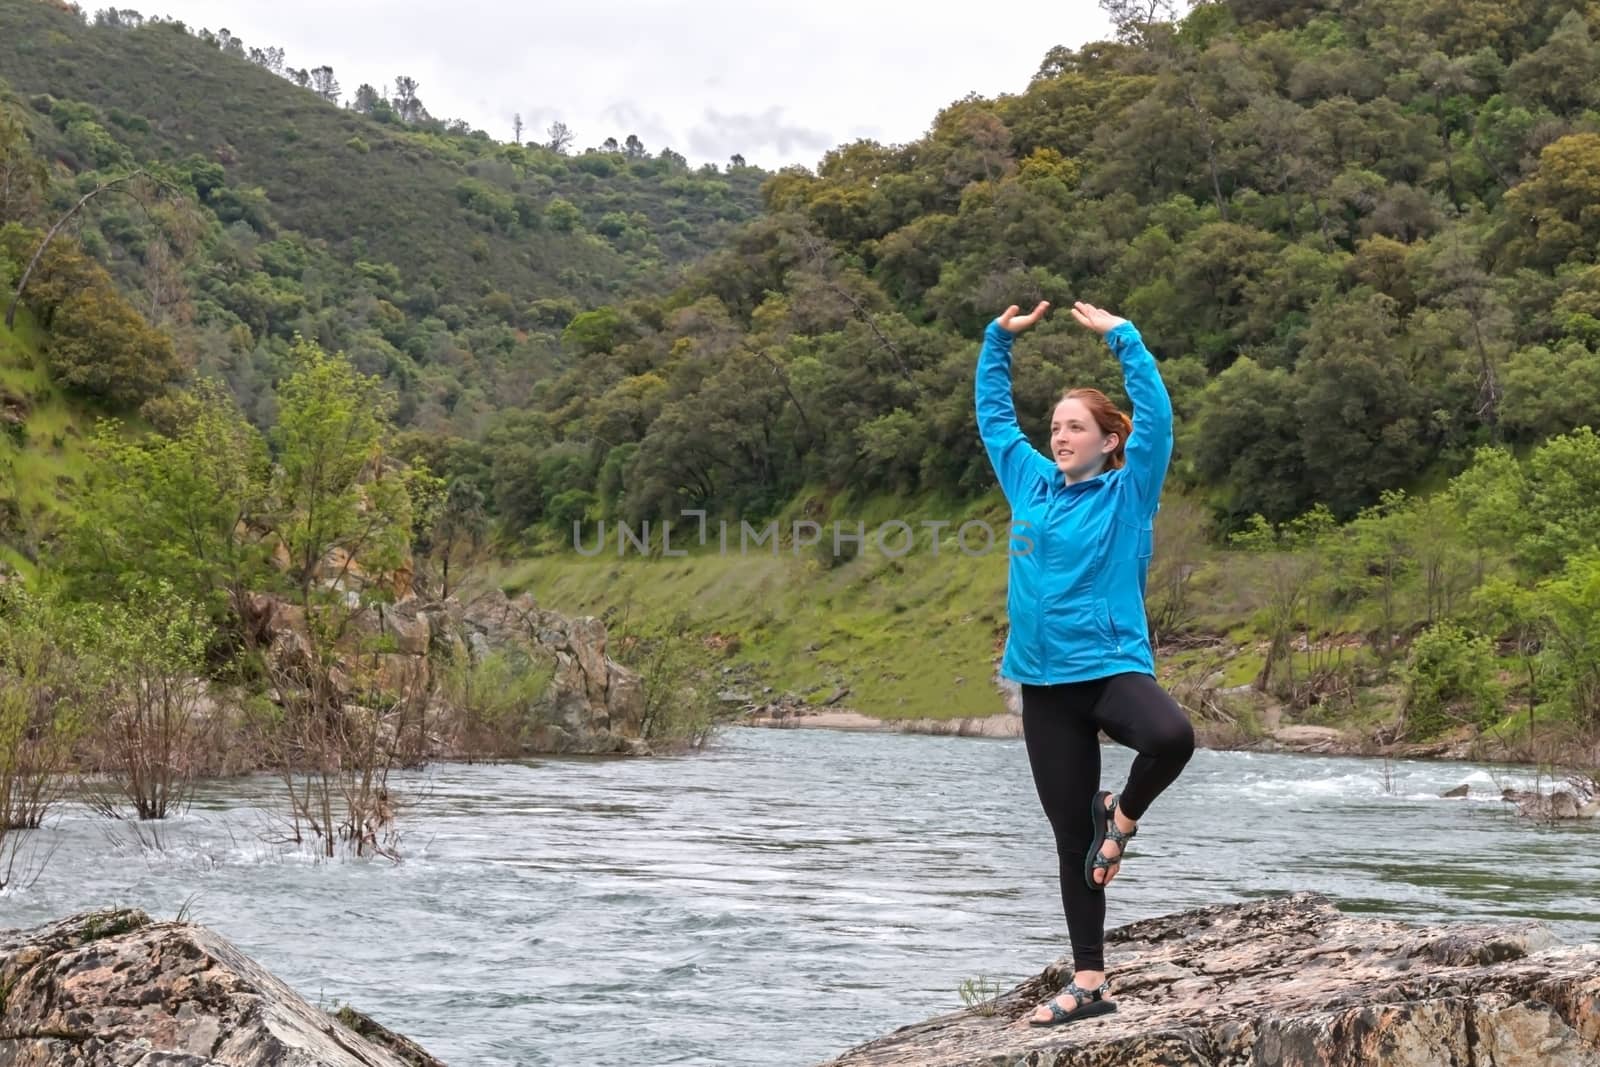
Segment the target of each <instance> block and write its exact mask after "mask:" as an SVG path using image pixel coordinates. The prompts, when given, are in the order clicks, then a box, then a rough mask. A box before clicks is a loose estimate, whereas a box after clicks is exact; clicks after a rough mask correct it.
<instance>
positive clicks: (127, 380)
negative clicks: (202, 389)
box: [46, 280, 183, 409]
mask: <svg viewBox="0 0 1600 1067" xmlns="http://www.w3.org/2000/svg"><path fill="white" fill-rule="evenodd" d="M46 352H47V355H48V356H49V359H50V368H51V371H52V372H53V373H54V374H55V376H56V378H57V380H58V381H60V382H61V383H62V384H63V385H66V386H69V387H70V388H73V389H76V390H78V391H79V392H82V393H85V394H87V395H89V396H93V397H96V398H98V399H100V400H103V401H105V402H106V403H107V404H109V405H111V406H112V407H115V408H123V409H127V408H134V407H137V406H138V405H140V404H142V403H144V402H145V401H146V400H149V399H150V398H151V397H155V396H159V395H160V394H161V393H162V392H163V391H165V389H166V387H167V386H168V385H169V384H171V383H172V382H174V381H176V380H177V379H178V377H179V376H180V374H181V373H182V371H183V365H182V363H181V362H180V361H179V359H178V355H177V352H176V351H175V350H174V349H173V346H172V338H170V337H168V336H167V335H166V334H165V333H163V332H161V331H160V330H158V329H156V328H155V327H153V326H151V325H150V324H149V323H148V322H146V321H145V320H144V319H143V318H142V317H141V316H140V315H139V313H138V312H137V311H135V310H134V309H133V307H132V306H131V305H129V304H128V302H127V301H126V300H124V299H123V298H122V295H121V294H120V293H118V292H117V291H116V290H115V289H113V288H112V287H111V285H110V282H109V280H107V281H106V282H104V283H103V284H101V285H98V286H95V287H94V288H90V289H82V290H79V291H78V292H76V293H73V294H72V295H71V296H69V297H67V299H66V300H64V301H63V302H62V303H61V306H60V307H59V308H57V309H56V314H55V318H54V322H53V324H52V329H51V332H50V339H49V342H48V346H47V348H46Z"/></svg>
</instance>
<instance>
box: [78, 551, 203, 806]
mask: <svg viewBox="0 0 1600 1067" xmlns="http://www.w3.org/2000/svg"><path fill="white" fill-rule="evenodd" d="M131 592H132V596H131V597H129V598H128V599H123V600H117V601H113V602H110V603H105V604H94V605H88V606H85V607H84V608H83V609H82V610H81V611H80V619H79V620H78V627H77V628H78V629H79V631H80V634H81V637H80V641H81V643H82V648H83V658H84V660H85V666H86V669H87V674H88V677H89V678H90V679H92V681H93V683H94V688H95V691H96V696H97V698H98V703H99V704H100V707H101V708H102V709H103V710H102V711H101V714H100V716H99V717H98V720H97V721H96V722H95V724H94V725H93V727H92V728H91V729H90V730H89V734H90V738H89V743H90V744H91V745H92V746H94V747H95V748H96V749H97V752H96V755H97V757H98V759H99V762H100V763H101V764H102V765H103V766H105V767H107V768H109V769H110V771H111V776H110V777H111V780H110V784H109V786H99V785H97V786H91V787H90V792H89V799H90V801H91V803H92V804H93V805H94V806H95V807H97V808H99V809H100V810H102V811H104V812H106V813H108V814H112V815H115V814H117V808H118V807H119V805H120V802H121V801H124V800H126V801H127V802H128V803H130V804H132V805H133V809H134V812H135V814H136V815H137V816H138V817H139V818H140V819H164V818H166V817H167V816H168V815H169V814H172V813H174V812H175V811H182V810H184V809H186V808H187V807H188V803H189V800H190V797H191V795H192V793H193V789H194V785H195V782H196V780H197V778H198V777H199V774H200V771H201V765H202V761H203V760H204V759H205V757H206V755H207V753H206V749H207V747H209V746H207V745H206V744H205V738H204V733H205V731H206V730H207V728H208V725H209V724H208V721H207V719H206V718H205V717H203V716H202V715H201V701H202V698H203V697H204V694H205V684H206V683H205V675H206V649H207V647H208V646H209V645H210V643H211V637H212V629H211V622H210V620H209V619H208V618H207V617H206V612H205V610H204V609H203V608H202V607H200V606H199V605H197V604H195V603H193V602H190V601H187V600H184V599H183V598H181V597H179V596H177V595H176V594H175V593H174V592H173V590H172V588H171V587H170V586H167V585H165V584H164V583H161V582H151V581H149V580H147V579H141V580H140V581H139V583H138V585H137V586H136V587H135V588H134V589H133V590H131Z"/></svg>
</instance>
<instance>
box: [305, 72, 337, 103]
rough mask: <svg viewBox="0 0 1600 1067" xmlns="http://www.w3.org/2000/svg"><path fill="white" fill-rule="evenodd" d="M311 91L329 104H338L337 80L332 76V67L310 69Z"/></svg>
mask: <svg viewBox="0 0 1600 1067" xmlns="http://www.w3.org/2000/svg"><path fill="white" fill-rule="evenodd" d="M311 91H312V92H314V93H316V94H317V95H318V96H320V97H322V99H324V100H326V101H327V102H328V103H330V104H337V103H338V102H339V79H337V78H335V77H334V76H333V68H332V67H330V66H327V65H323V66H320V67H313V68H312V70H311Z"/></svg>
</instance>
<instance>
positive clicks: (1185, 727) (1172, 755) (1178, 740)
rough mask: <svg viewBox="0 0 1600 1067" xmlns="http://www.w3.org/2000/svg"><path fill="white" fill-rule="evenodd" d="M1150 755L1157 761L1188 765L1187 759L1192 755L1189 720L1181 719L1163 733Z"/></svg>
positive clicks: (1192, 747)
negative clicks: (1162, 760)
mask: <svg viewBox="0 0 1600 1067" xmlns="http://www.w3.org/2000/svg"><path fill="white" fill-rule="evenodd" d="M1151 755H1152V756H1155V757H1156V758H1158V759H1164V760H1173V761H1176V762H1178V763H1188V762H1189V757H1190V756H1192V755H1194V727H1193V726H1192V725H1190V723H1189V720H1188V719H1181V720H1179V721H1178V722H1177V723H1175V724H1174V725H1173V727H1172V728H1171V729H1170V730H1167V731H1165V732H1164V733H1163V734H1162V737H1161V739H1160V741H1159V742H1158V744H1157V747H1156V751H1154V752H1152V753H1151Z"/></svg>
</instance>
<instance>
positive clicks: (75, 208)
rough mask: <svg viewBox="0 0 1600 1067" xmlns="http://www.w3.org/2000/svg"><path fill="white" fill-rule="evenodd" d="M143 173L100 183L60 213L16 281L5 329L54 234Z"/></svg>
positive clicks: (13, 321)
mask: <svg viewBox="0 0 1600 1067" xmlns="http://www.w3.org/2000/svg"><path fill="white" fill-rule="evenodd" d="M144 173H145V170H144V168H143V167H140V168H139V169H137V170H134V171H131V172H129V173H127V174H123V175H121V176H119V177H116V178H112V179H111V180H109V181H102V182H100V183H99V184H98V185H96V186H95V187H94V188H93V189H90V190H89V191H88V192H87V193H84V194H83V195H82V196H80V197H79V198H78V199H77V201H76V202H75V203H74V204H73V205H72V206H71V207H69V208H68V209H67V210H66V211H65V212H63V213H62V215H61V217H60V218H59V219H57V220H56V221H55V224H54V225H53V226H51V227H50V229H49V230H48V231H46V233H45V235H44V237H43V239H41V240H40V241H39V245H38V247H37V248H36V249H34V252H33V258H32V259H30V260H28V265H27V266H26V267H24V268H23V270H22V277H20V278H19V279H17V289H16V292H15V293H13V294H12V296H11V303H10V304H8V305H7V306H6V329H8V330H10V329H15V328H16V319H17V304H18V303H19V302H20V301H21V300H22V294H23V293H24V292H25V291H26V290H27V288H28V278H29V276H31V275H32V274H33V271H34V268H35V267H37V266H38V265H39V260H40V259H42V258H43V256H44V254H45V250H46V249H47V248H49V247H50V242H51V241H53V240H55V236H56V234H58V233H60V232H61V228H62V227H63V226H65V225H66V224H67V223H68V222H70V221H71V220H72V217H73V216H74V215H76V214H77V213H78V212H80V211H82V210H83V209H84V207H85V205H87V204H88V203H89V201H91V200H93V199H94V198H95V197H97V196H99V195H100V194H101V193H104V192H107V191H109V190H112V189H116V188H118V187H119V186H122V185H124V184H126V183H128V182H131V181H133V180H134V179H135V178H138V177H141V176H142V175H144Z"/></svg>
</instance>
